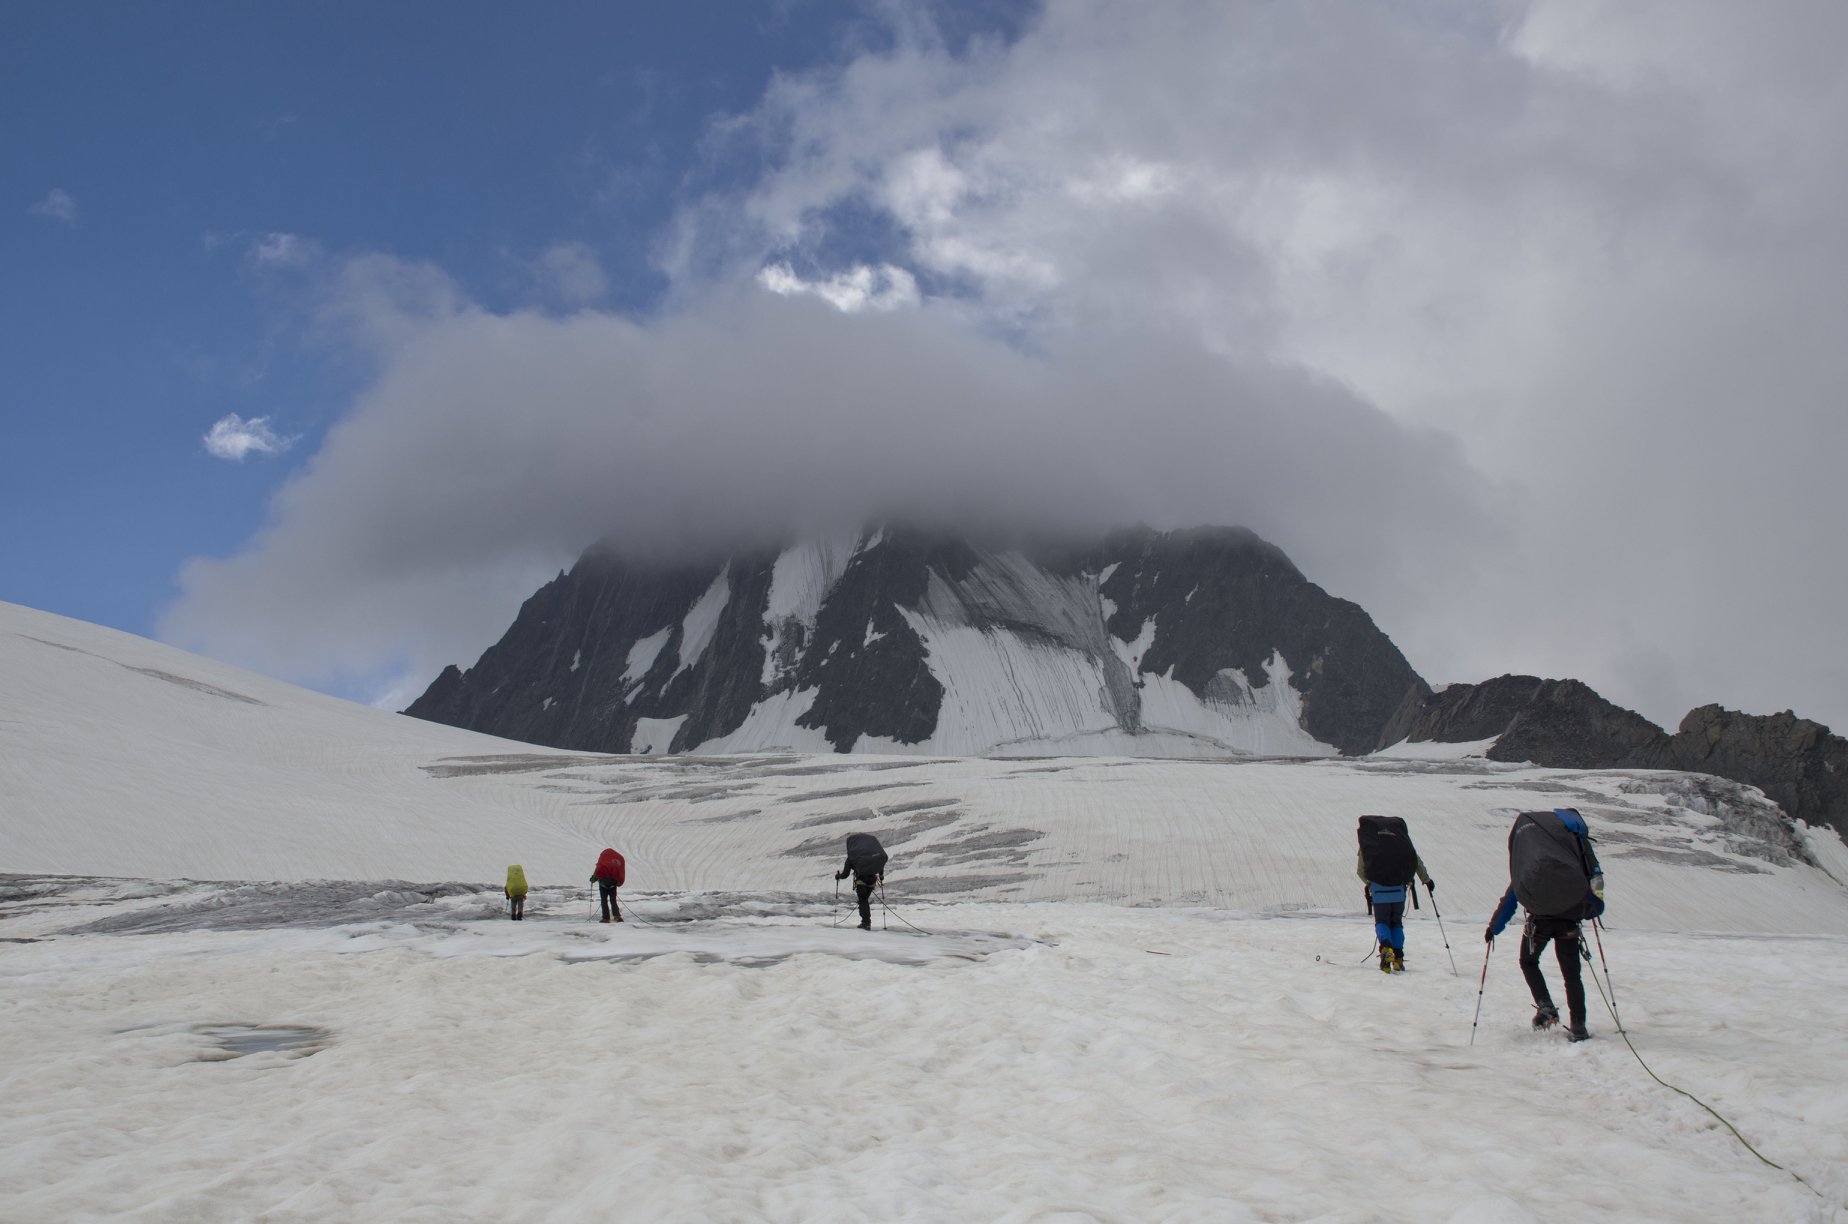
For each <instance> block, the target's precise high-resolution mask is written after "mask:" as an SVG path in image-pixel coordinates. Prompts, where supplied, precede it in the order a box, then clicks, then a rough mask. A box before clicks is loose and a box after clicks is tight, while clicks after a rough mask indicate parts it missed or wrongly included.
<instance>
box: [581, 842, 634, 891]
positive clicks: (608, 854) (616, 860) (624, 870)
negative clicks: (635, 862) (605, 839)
mask: <svg viewBox="0 0 1848 1224" xmlns="http://www.w3.org/2000/svg"><path fill="white" fill-rule="evenodd" d="M627 874H628V864H626V863H624V862H623V861H622V855H620V854H618V853H616V852H615V851H614V850H605V851H604V852H603V853H602V854H599V855H598V856H597V869H596V870H595V871H593V872H591V873H590V878H591V879H593V880H608V881H609V882H610V883H612V884H614V885H615V886H616V887H618V888H621V887H622V883H623V879H624V877H625V876H626V875H627Z"/></svg>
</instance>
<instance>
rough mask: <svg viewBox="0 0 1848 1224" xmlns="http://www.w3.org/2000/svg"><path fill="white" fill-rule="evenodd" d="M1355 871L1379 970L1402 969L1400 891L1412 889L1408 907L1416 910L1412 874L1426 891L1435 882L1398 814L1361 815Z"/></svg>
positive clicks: (1402, 903)
mask: <svg viewBox="0 0 1848 1224" xmlns="http://www.w3.org/2000/svg"><path fill="white" fill-rule="evenodd" d="M1354 874H1355V875H1357V876H1359V877H1360V878H1361V882H1362V883H1364V884H1365V885H1366V893H1367V912H1368V913H1370V914H1372V915H1373V934H1374V937H1375V938H1377V939H1378V940H1379V944H1380V972H1381V973H1403V972H1404V971H1405V895H1406V893H1407V892H1410V893H1411V895H1412V908H1413V909H1417V908H1418V890H1417V889H1415V888H1413V887H1412V877H1413V876H1414V875H1416V876H1417V877H1418V878H1419V879H1421V880H1423V881H1424V886H1425V889H1426V890H1427V891H1429V892H1436V891H1437V885H1436V884H1434V883H1433V882H1432V880H1431V873H1430V872H1428V871H1426V870H1425V865H1424V860H1423V859H1421V858H1419V857H1418V849H1417V847H1415V846H1413V845H1412V835H1411V833H1410V832H1408V831H1407V830H1406V827H1405V821H1404V820H1403V819H1402V818H1401V817H1398V816H1362V817H1361V818H1360V853H1359V854H1358V855H1356V856H1355V859H1354ZM1432 904H1433V905H1435V904H1436V902H1435V901H1433V902H1432Z"/></svg>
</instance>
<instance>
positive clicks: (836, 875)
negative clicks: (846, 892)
mask: <svg viewBox="0 0 1848 1224" xmlns="http://www.w3.org/2000/svg"><path fill="white" fill-rule="evenodd" d="M834 878H835V879H837V880H844V879H846V878H847V873H846V872H844V871H837V872H835V873H834Z"/></svg>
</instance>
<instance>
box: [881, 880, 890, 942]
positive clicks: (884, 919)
mask: <svg viewBox="0 0 1848 1224" xmlns="http://www.w3.org/2000/svg"><path fill="white" fill-rule="evenodd" d="M879 908H880V910H881V911H882V912H881V913H880V915H879V929H880V930H882V931H889V930H891V929H892V918H891V914H892V907H891V906H889V905H887V904H886V899H885V877H884V876H880V877H879Z"/></svg>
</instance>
